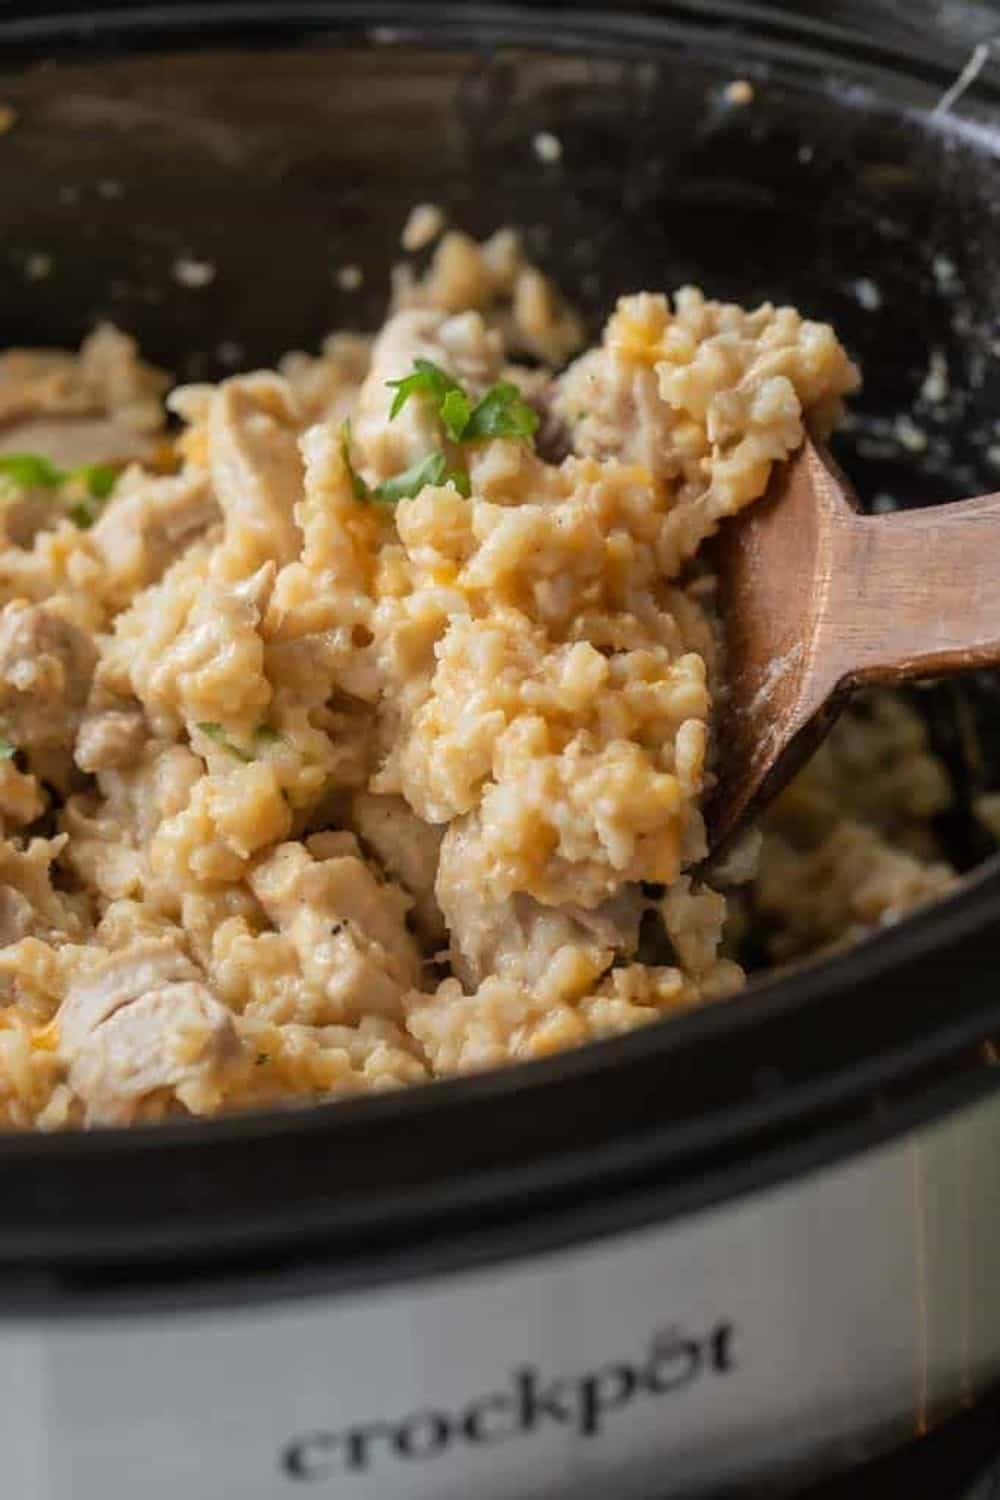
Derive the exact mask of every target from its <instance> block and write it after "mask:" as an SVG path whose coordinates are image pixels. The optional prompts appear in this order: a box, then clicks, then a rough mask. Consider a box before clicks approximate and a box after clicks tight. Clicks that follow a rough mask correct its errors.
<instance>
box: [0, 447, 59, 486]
mask: <svg viewBox="0 0 1000 1500" xmlns="http://www.w3.org/2000/svg"><path fill="white" fill-rule="evenodd" d="M0 474H6V476H7V478H8V479H13V481H14V483H15V484H19V485H20V486H21V488H22V489H24V490H30V489H45V490H55V489H58V488H59V486H60V485H61V484H65V482H66V480H67V478H68V475H66V474H64V473H63V471H62V469H58V468H56V466H55V464H54V463H53V462H52V461H51V459H48V458H45V457H44V455H43V454H41V453H4V454H0Z"/></svg>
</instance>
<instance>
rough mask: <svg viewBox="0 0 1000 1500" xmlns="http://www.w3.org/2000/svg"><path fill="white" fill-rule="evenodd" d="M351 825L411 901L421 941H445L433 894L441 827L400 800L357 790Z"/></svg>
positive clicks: (442, 919)
mask: <svg viewBox="0 0 1000 1500" xmlns="http://www.w3.org/2000/svg"><path fill="white" fill-rule="evenodd" d="M351 821H352V823H353V824H354V827H355V829H356V830H357V832H358V835H359V837H360V838H361V839H362V840H363V841H364V843H365V844H367V845H368V847H369V849H371V851H372V853H373V854H374V855H375V858H376V859H377V860H378V862H379V864H380V865H381V866H382V868H383V869H384V870H385V871H386V872H387V873H388V874H389V875H391V876H392V878H393V879H394V880H398V881H399V883H400V885H401V886H402V887H403V889H404V890H406V891H408V892H409V893H410V895H411V896H412V897H413V921H414V924H415V925H416V927H417V928H418V930H419V932H420V935H421V937H422V938H423V939H424V941H425V942H428V943H444V942H447V938H448V933H447V929H446V927H445V924H444V918H443V916H442V915H441V908H440V907H439V906H438V904H437V897H436V896H435V895H434V881H435V879H436V878H437V868H438V854H439V853H440V850H441V839H442V837H443V835H444V829H443V828H441V827H439V826H436V825H435V824H433V823H425V822H424V821H423V819H422V818H418V817H417V815H416V813H415V812H414V811H413V809H412V808H411V807H410V805H409V803H408V802H406V801H404V799H403V798H402V797H379V796H376V795H375V793H373V792H360V793H359V794H358V795H357V796H356V797H355V798H353V800H352V802H351Z"/></svg>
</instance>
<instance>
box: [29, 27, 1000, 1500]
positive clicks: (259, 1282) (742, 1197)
mask: <svg viewBox="0 0 1000 1500" xmlns="http://www.w3.org/2000/svg"><path fill="white" fill-rule="evenodd" d="M4 9H5V14H4V16H3V17H2V18H0V101H2V102H3V103H4V104H6V105H8V106H10V108H11V109H12V110H13V111H14V112H15V116H16V125H15V128H13V129H11V130H10V131H8V132H7V133H6V134H5V135H4V136H3V137H2V138H0V173H2V184H3V190H2V192H0V226H2V230H0V256H2V261H3V275H4V281H3V286H4V291H3V296H2V299H0V342H2V343H3V344H16V343H20V344H45V343H57V344H66V343H69V342H71V341H73V340H75V339H78V338H79V337H80V336H82V335H83V334H84V333H85V332H86V331H87V329H88V328H89V327H90V326H91V325H92V324H93V322H94V321H95V319H96V318H98V317H100V316H111V317H113V318H114V319H115V320H116V321H117V322H118V323H119V324H120V325H121V326H123V327H125V328H127V329H128V330H130V331H131V332H133V333H135V334H136V335H138V337H139V338H140V340H141V341H142V344H143V347H144V348H145V349H146V350H148V352H149V354H150V355H151V356H152V357H153V358H154V359H155V360H156V361H157V362H158V363H160V364H164V365H167V366H168V367H171V368H173V369H174V370H175V371H177V372H178V374H179V375H181V376H183V377H185V378H198V377H200V376H217V375H219V374H221V373H224V372H225V371H226V370H228V369H232V368H236V367H240V368H246V367H252V366H254V365H256V364H258V363H263V362H265V361H267V360H268V359H269V358H273V357H274V356H275V354H276V353H277V352H279V351H280V350H283V349H286V348H289V347H292V346H294V345H296V344H298V345H300V346H302V347H311V346H315V345H316V343H317V342H318V340H319V338H320V337H321V336H322V334H323V333H324V332H325V331H326V330H327V329H328V328H330V327H334V326H352V325H353V326H361V327H365V326H369V327H370V326H375V325H376V324H377V322H378V320H379V315H380V312H381V309H382V304H383V298H384V288H385V284H386V279H387V273H388V269H389V263H390V260H391V254H392V247H393V245H394V244H395V242H396V239H397V237H398V233H399V228H400V225H401V223H402V220H403V218H404V217H405V213H406V209H407V208H408V206H409V205H410V204H411V203H413V202H417V201H437V202H441V203H443V204H445V205H446V206H447V207H448V209H449V211H450V212H451V214H452V215H453V217H454V218H455V219H456V220H458V221H459V222H461V223H463V224H464V225H465V226H467V227H468V228H470V229H472V230H475V231H481V232H484V231H486V230H488V229H489V228H491V227H494V226H496V225H498V224H502V223H508V222H510V223H516V224H518V225H520V226H523V227H524V229H525V230H526V232H527V234H528V239H529V244H530V245H531V248H532V250H533V251H534V252H535V253H536V254H537V255H538V256H539V257H540V258H541V259H542V260H543V261H544V262H545V263H546V264H547V265H549V266H550V267H552V268H554V269H555V270H556V271H557V272H558V274H559V276H560V278H561V279H562V281H563V283H564V284H565V285H566V286H567V287H568V288H569V289H570V291H571V293H572V294H573V295H574V296H575V297H576V298H577V299H578V301H579V302H580V303H581V304H582V305H583V307H584V308H585V309H586V310H587V312H588V313H589V314H590V315H592V316H593V318H594V319H595V320H596V318H597V317H598V316H599V315H600V313H601V311H602V310H604V309H606V308H607V306H608V304H609V303H610V301H611V299H612V298H613V297H614V295H615V294H616V293H618V292H620V291H622V290H625V289H629V288H634V287H638V286H667V287H670V286H673V285H676V284H679V283H681V282H683V281H685V280H687V279H693V278H694V277H696V276H697V278H698V279H699V280H700V281H701V282H702V283H703V284H704V285H706V286H707V288H708V289H709V290H710V292H711V293H712V294H714V295H718V294H725V295H727V296H732V297H737V298H742V299H753V298H755V297H761V296H764V295H770V296H773V297H781V298H787V299H788V300H790V301H793V302H796V303H797V304H798V305H800V306H802V307H804V308H807V309H809V311H810V312H811V313H813V314H814V315H817V316H821V317H825V318H830V319H831V320H832V321H834V322H835V324H836V325H837V327H838V329H840V330H841V331H842V333H843V335H844V336H845V338H846V340H847V341H848V343H849V344H850V346H851V348H852V351H853V352H854V353H856V354H857V355H858V356H859V357H860V359H861V361H862V364H863V366H864V368H865V371H866V385H865V391H864V394H863V396H862V397H861V399H860V401H859V403H858V406H857V409H856V414H855V417H854V420H853V424H852V426H851V428H850V430H849V431H848V432H847V434H846V436H845V439H844V441H843V443H842V446H841V450H840V451H841V457H842V460H843V462H844V463H845V465H846V467H847V468H848V469H849V471H850V472H851V474H852V476H853V478H854V480H855V482H856V484H857V486H858V488H859V490H860V492H861V493H862V494H863V495H864V496H866V497H867V498H868V499H869V500H872V501H874V502H876V503H906V504H919V503H926V502H929V501H944V500H947V499H950V498H954V497H956V496H958V495H960V494H963V493H965V494H967V493H973V492H974V491H976V490H977V489H978V490H986V489H989V488H991V487H992V485H993V484H995V483H996V479H995V475H996V472H997V461H998V452H1000V449H998V443H1000V436H998V433H1000V428H998V427H997V425H996V416H997V412H998V410H1000V408H998V405H997V400H996V397H997V394H998V391H1000V380H998V377H997V374H996V358H997V353H998V351H1000V281H998V277H997V272H996V265H997V252H998V247H1000V191H998V184H1000V161H998V157H1000V131H998V128H997V127H998V122H1000V74H998V72H997V70H996V69H995V68H994V66H993V63H992V52H991V45H990V39H991V37H992V35H993V33H994V31H996V30H1000V17H998V15H997V13H995V12H994V11H993V10H992V8H991V7H989V6H985V5H972V4H968V5H966V4H962V3H960V0H954V3H952V4H950V5H947V6H941V5H938V4H931V3H924V0H908V3H907V4H905V5H904V4H902V3H898V4H897V3H891V0H884V3H874V0H866V3H864V4H852V3H842V4H838V3H818V0H817V3H815V4H812V5H801V6H797V7H794V8H791V9H789V8H786V7H784V6H780V5H767V4H763V3H757V4H738V3H735V0H706V3H701V4H696V3H694V0H688V3H683V0H678V3H661V4H655V3H647V4H645V5H640V4H636V5H626V4H620V5H612V6H608V5H587V4H576V5H573V6H566V7H562V8H559V7H556V6H548V7H545V8H542V7H536V6H523V5H522V6H504V5H493V4H483V5H480V4H435V5H417V4H413V5H406V4H388V3H387V4H378V3H371V4H334V3H329V0H289V3H287V4H280V5H279V4H273V5H268V4H262V3H219V4H179V5H175V6H173V7H169V8H167V7H160V6H147V5H142V4H139V5H134V6H132V7H130V8H120V9H114V8H109V9H103V8H86V7H83V6H81V7H79V8H76V9H74V8H73V7H72V6H67V5H62V6H47V5H45V4H32V5H30V6H23V7H13V8H12V7H11V6H9V5H8V6H6V7H5V8H4ZM733 81H740V82H741V87H740V88H739V89H738V90H735V91H734V90H733V89H732V88H730V87H729V85H730V84H731V83H732V82H733ZM743 83H746V84H748V85H749V89H746V88H743V87H742V84H743ZM541 133H544V134H546V135H548V136H552V137H554V138H555V139H556V141H557V142H558V144H559V150H558V151H557V152H555V151H552V150H548V151H546V152H544V153H539V152H538V151H537V150H536V149H534V145H533V143H534V142H535V141H536V138H537V137H538V136H539V134H541ZM178 257H187V258H196V259H197V261H198V262H199V263H202V264H205V265H208V266H210V267H211V268H212V272H213V274H212V275H211V277H207V278H200V280H201V283H202V284H200V285H198V286H186V287H185V286H178V284H177V281H176V279H175V277H174V276H173V274H172V267H173V266H174V265H175V263H176V262H177V259H178ZM345 264H350V265H357V266H360V267H362V268H363V270H364V282H363V285H361V286H360V287H358V286H357V285H356V281H357V278H356V277H352V278H344V277H343V276H340V277H338V275H337V274H336V273H337V268H338V267H341V266H343V265H345ZM40 267H44V274H41V273H40V269H39V268H40ZM348 282H350V283H351V284H350V285H348V284H347V283H348ZM931 350H936V351H938V352H939V358H940V359H941V360H943V361H944V362H945V363H946V366H947V370H948V374H949V382H948V387H947V390H946V391H945V392H944V393H943V394H942V392H941V391H938V392H937V393H936V399H934V400H932V399H931V396H930V395H929V393H928V390H927V383H926V372H927V365H928V353H929V351H931ZM914 432H917V433H918V434H919V438H918V439H914V437H913V433H914ZM886 497H888V499H887V498H886ZM918 696H919V701H920V703H921V705H922V707H923V709H924V711H925V713H926V715H927V718H928V723H929V725H930V726H931V731H932V734H933V736H934V742H935V745H936V746H937V748H938V749H939V752H940V753H941V754H942V756H943V757H944V759H945V761H946V763H947V765H948V767H949V770H950V771H951V773H952V776H953V778H954V780H955V785H956V799H955V808H954V810H953V812H952V813H951V814H950V815H949V819H948V821H947V826H946V827H944V828H942V830H941V831H942V833H943V835H944V836H945V837H946V839H947V842H948V846H949V849H950V851H951V852H952V855H953V857H954V858H955V860H956V861H958V863H959V864H960V866H961V867H962V869H963V870H964V871H965V874H964V877H963V880H962V882H961V885H960V887H959V889H958V890H957V892H956V893H955V894H954V895H953V896H951V897H950V898H949V899H947V900H945V901H942V902H941V903H939V904H937V905H935V906H933V907H931V908H929V909H926V910H924V911H923V912H921V913H919V914H918V915H916V916H914V917H912V918H910V919H908V920H905V921H903V922H900V923H899V924H898V925H896V926H894V927H892V928H888V929H886V930H883V931H881V932H880V933H879V934H878V935H877V936H875V937H873V938H872V939H871V940H870V941H867V942H865V943H864V944H863V945H861V946H859V947H856V948H854V949H851V950H848V951H841V952H838V953H836V954H834V955H833V956H831V957H829V958H828V959H826V960H824V961H822V962H815V963H812V964H809V965H805V966H802V967H800V968H798V969H796V970H793V971H786V972H784V973H781V974H779V975H778V976H776V977H772V976H768V975H761V976H760V977H759V978H757V979H756V980H755V981H754V982H753V983H752V985H751V987H750V989H749V990H748V992H747V993H746V995H745V996H744V997H742V998H740V999H738V1000H736V1001H734V1002H732V1003H729V1004H727V1005H725V1006H718V1007H715V1008H708V1009H705V1010H703V1011H700V1012H695V1013H691V1014H687V1015H685V1016H683V1017H681V1018H680V1019H677V1020H671V1021H670V1022H667V1023H662V1024H658V1025H656V1026H653V1027H650V1028H647V1029H644V1030H643V1031H641V1032H640V1033H636V1034H633V1035H630V1036H627V1037H623V1038H621V1039H619V1040H615V1041H610V1042H604V1043H600V1044H597V1045H591V1046H588V1047H585V1048H583V1049H581V1050H579V1051H575V1052H572V1053H568V1054H564V1055H562V1056H558V1057H555V1058H552V1059H551V1060H548V1061H543V1062H534V1063H530V1064H527V1065H523V1066H518V1067H515V1068H512V1069H511V1070H509V1071H506V1072H503V1073H495V1074H486V1075H483V1076H477V1077H470V1078H465V1079H459V1080H455V1081H451V1082H446V1083H439V1084H435V1085H433V1086H430V1087H427V1088H425V1089H422V1090H416V1091H412V1092H402V1093H398V1094H393V1095H391V1096H389V1095H386V1096H380V1097H370V1098H364V1099H360V1100H358V1101H356V1102H349V1103H335V1104H330V1105H325V1106H318V1107H313V1108H308V1109H289V1110H285V1111H282V1112H279V1113H273V1114H267V1115H251V1116H243V1117H238V1118H228V1119H224V1120H221V1121H217V1122H212V1123H206V1124H183V1125H182V1124H167V1125H159V1126H156V1127H141V1128H137V1129H133V1130H130V1131H119V1130H98V1131H93V1132H89V1133H85V1134H72V1135H56V1136H30V1137H29V1136H27V1135H23V1136H22V1135H17V1134H13V1135H7V1136H5V1137H4V1138H3V1139H2V1140H0V1205H2V1208H0V1348H2V1350H3V1358H2V1361H0V1384H2V1389H3V1399H2V1401H0V1434H2V1451H3V1469H4V1472H3V1480H2V1488H3V1493H4V1494H5V1495H9V1496H11V1497H17V1500H131V1497H134V1496H136V1495H142V1496H143V1497H145V1500H168V1497H169V1500H176V1497H177V1496H178V1495H185V1496H190V1497H192V1500H233V1497H236V1496H239V1497H240V1500H279V1497H288V1500H294V1497H295V1496H297V1495H302V1496H310V1495H317V1496H326V1495H329V1496H331V1497H333V1496H337V1497H345V1500H375V1497H377V1500H391V1497H395V1496H405V1497H414V1500H416V1497H427V1500H470V1497H473V1496H475V1497H477V1500H488V1497H489V1500H500V1497H516V1500H535V1497H537V1500H541V1497H552V1500H555V1497H560V1500H561V1497H570V1496H572V1497H574V1500H587V1497H596V1496H600V1497H603V1500H632V1497H634V1500H638V1497H643V1500H647V1497H648V1500H665V1497H683V1496H701V1497H704V1496H708V1495H713V1496H734V1497H735V1496H765V1495H766V1496H772V1495H773V1496H777V1495H783V1494H793V1493H796V1494H797V1493H800V1492H804V1490H805V1488H806V1487H807V1486H810V1485H813V1484H819V1483H821V1484H822V1489H821V1490H820V1491H817V1492H816V1493H817V1494H820V1493H822V1494H823V1495H824V1496H829V1495H833V1494H834V1493H836V1494H838V1495H847V1494H855V1495H861V1494H868V1493H875V1492H876V1490H878V1491H879V1492H881V1493H885V1492H887V1491H888V1492H899V1493H903V1492H905V1493H907V1494H908V1495H909V1496H911V1497H918V1496H921V1495H928V1496H930V1495H932V1494H933V1495H934V1497H935V1500H946V1497H948V1496H951V1495H954V1496H955V1497H956V1500H958V1497H959V1495H960V1494H962V1495H965V1494H968V1495H969V1496H970V1497H971V1496H972V1487H973V1486H978V1489H977V1490H976V1494H977V1495H978V1496H981V1497H985V1496H986V1495H987V1494H988V1493H992V1492H993V1491H992V1488H988V1487H989V1486H991V1485H992V1484H993V1482H994V1479H995V1475H994V1479H991V1478H990V1473H991V1465H992V1464H993V1462H994V1455H995V1454H996V1453H997V1452H1000V1419H998V1418H997V1416H996V1398H995V1394H994V1386H995V1383H996V1382H997V1381H998V1380H1000V1276H998V1267H1000V1167H998V1157H1000V1151H998V1147H1000V1068H998V1067H997V1066H996V1064H997V1059H998V1053H997V1051H996V1050H995V1041H994V1039H995V1038H997V1037H1000V982H998V980H1000V862H998V860H997V858H996V857H992V856H990V855H989V853H988V849H987V847H986V844H985V842H984V839H983V837H982V833H981V830H980V829H979V828H978V825H977V824H975V822H974V820H973V818H972V817H971V815H970V811H969V809H970V807H971V805H972V802H973V801H974V799H975V797H976V796H977V795H978V794H979V793H980V792H982V791H983V790H986V789H988V787H989V783H990V772H991V767H992V766H993V765H995V764H997V751H998V748H1000V741H998V733H997V731H998V726H1000V700H998V695H997V689H996V686H995V684H994V683H993V682H992V681H991V680H989V679H985V678H984V679H978V680H976V681H974V682H970V683H968V684H966V685H963V687H962V688H961V689H960V690H958V689H954V688H949V689H947V690H946V691H945V690H939V689H929V690H926V691H924V692H922V693H921V694H919V695H918ZM872 1465H874V1467H872ZM866 1475H867V1476H868V1477H867V1478H866V1477H865V1476H866ZM904 1476H905V1477H904ZM896 1486H898V1489H897V1488H895V1487H896Z"/></svg>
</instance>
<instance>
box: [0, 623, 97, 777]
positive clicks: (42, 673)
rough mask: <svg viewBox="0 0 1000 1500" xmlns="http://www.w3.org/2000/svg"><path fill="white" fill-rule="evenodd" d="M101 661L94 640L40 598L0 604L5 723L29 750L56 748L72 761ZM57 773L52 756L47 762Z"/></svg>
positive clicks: (0, 722)
mask: <svg viewBox="0 0 1000 1500" xmlns="http://www.w3.org/2000/svg"><path fill="white" fill-rule="evenodd" d="M96 662H97V647H96V645H95V644H94V642H93V640H91V638H90V637H89V636H88V635H86V634H85V633H84V632H83V631H82V630H79V629H78V628H77V627H76V626H75V625H72V624H70V622H69V621H68V620H64V619H62V618H61V617H60V616H59V615H57V614H55V613H53V612H52V611H51V610H48V609H46V608H45V607H44V606H42V605H40V604H26V603H25V602H24V601H23V600H12V601H11V603H9V604H6V605H4V607H3V609H2V610H0V726H2V731H3V734H4V736H5V737H6V738H7V739H8V740H10V741H11V742H12V743H13V744H14V745H16V746H17V747H18V749H21V750H25V751H27V752H29V754H30V752H32V751H52V752H55V753H56V759H57V760H58V761H59V762H60V764H61V763H62V762H63V761H64V762H65V764H66V765H67V766H68V765H69V760H70V758H69V755H68V753H67V750H66V747H67V746H68V745H72V743H73V740H74V739H75V737H76V731H77V727H78V725H79V723H80V718H81V714H82V712H83V708H84V705H85V703H86V701H87V697H88V694H89V692H90V683H91V677H92V675H93V671H94V666H95V664H96ZM45 769H46V773H47V775H48V776H50V777H55V776H58V774H59V767H58V766H57V765H56V764H55V762H53V763H52V764H51V765H47V766H46V768H45Z"/></svg>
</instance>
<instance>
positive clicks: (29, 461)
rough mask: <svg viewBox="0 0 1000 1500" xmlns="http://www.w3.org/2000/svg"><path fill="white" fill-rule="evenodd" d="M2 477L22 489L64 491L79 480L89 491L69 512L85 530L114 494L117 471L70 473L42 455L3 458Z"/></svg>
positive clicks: (89, 468) (97, 468)
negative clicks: (10, 480) (104, 503)
mask: <svg viewBox="0 0 1000 1500" xmlns="http://www.w3.org/2000/svg"><path fill="white" fill-rule="evenodd" d="M0 474H4V475H6V476H7V478H8V479H12V480H13V481H14V483H15V484H17V485H20V486H21V488H22V489H46V490H56V489H62V487H63V485H66V484H70V483H71V482H72V481H74V480H76V481H78V482H79V483H81V484H82V485H83V487H84V489H85V490H86V497H85V498H84V499H83V500H81V501H79V502H78V503H77V504H75V505H72V506H71V507H70V509H69V512H68V514H69V518H70V520H71V521H73V522H75V524H76V525H77V526H80V527H82V528H83V529H84V530H86V528H87V527H88V526H93V524H94V522H95V521H96V520H97V517H98V514H99V505H100V503H101V502H103V501H105V500H106V499H107V498H108V496H109V495H110V494H111V491H112V490H113V489H114V487H115V483H116V481H117V479H118V471H117V469H115V468H113V467H112V466H111V464H83V465H82V467H80V468H79V469H70V470H69V471H68V472H67V471H65V470H63V469H60V468H58V467H57V466H56V465H55V464H54V463H53V462H52V460H51V459H49V458H46V457H45V455H44V454H42V453H5V454H0Z"/></svg>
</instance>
